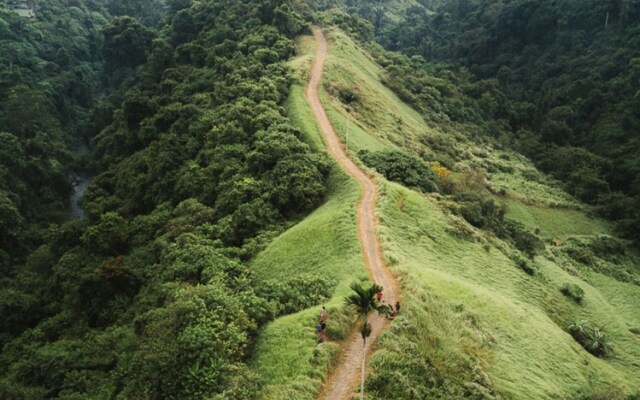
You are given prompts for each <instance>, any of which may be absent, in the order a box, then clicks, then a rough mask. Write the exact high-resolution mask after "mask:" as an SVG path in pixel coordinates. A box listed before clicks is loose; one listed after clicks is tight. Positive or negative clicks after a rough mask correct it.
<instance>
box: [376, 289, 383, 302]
mask: <svg viewBox="0 0 640 400" xmlns="http://www.w3.org/2000/svg"><path fill="white" fill-rule="evenodd" d="M376 299H377V300H378V303H382V290H381V291H379V292H378V293H376Z"/></svg>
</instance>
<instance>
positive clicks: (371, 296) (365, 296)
mask: <svg viewBox="0 0 640 400" xmlns="http://www.w3.org/2000/svg"><path fill="white" fill-rule="evenodd" d="M351 289H352V290H353V292H354V293H351V294H350V295H349V296H347V297H345V299H344V303H345V305H347V306H349V307H353V308H354V309H355V311H356V313H357V314H358V320H362V321H363V322H362V328H361V329H360V334H361V335H362V373H361V376H360V399H361V400H362V399H364V367H365V361H366V360H365V358H366V356H367V354H366V351H365V348H366V343H367V338H368V337H369V335H371V325H370V324H369V314H370V313H371V312H373V311H377V312H379V313H381V314H386V313H388V312H389V308H388V307H386V306H384V305H382V304H380V303H379V302H378V300H377V299H376V293H378V292H381V291H382V286H380V285H377V284H375V283H374V284H373V285H371V287H370V288H368V289H366V288H363V287H362V285H360V284H359V283H353V284H352V285H351Z"/></svg>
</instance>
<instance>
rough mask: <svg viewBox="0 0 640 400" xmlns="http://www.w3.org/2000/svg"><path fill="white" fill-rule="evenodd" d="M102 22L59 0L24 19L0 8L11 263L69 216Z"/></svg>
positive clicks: (2, 194) (0, 132) (88, 8)
mask: <svg viewBox="0 0 640 400" xmlns="http://www.w3.org/2000/svg"><path fill="white" fill-rule="evenodd" d="M104 15H106V11H105V10H104V9H103V8H102V6H101V5H100V4H96V3H95V2H88V3H85V2H76V1H69V0H56V1H47V2H43V3H42V4H38V5H37V10H36V19H35V20H27V19H26V18H23V17H20V16H18V15H17V14H16V13H14V12H13V11H11V10H10V9H9V4H8V2H2V3H1V4H0V54H2V57H0V210H1V211H0V213H2V214H3V216H2V221H3V222H0V224H7V223H10V224H11V226H10V227H5V226H4V225H3V226H2V227H0V254H3V255H5V254H6V255H8V258H9V259H10V260H11V263H12V264H13V263H14V262H17V263H20V262H22V261H24V259H25V257H26V255H27V254H28V251H29V250H32V249H33V248H35V247H36V246H38V245H39V244H40V243H41V242H42V240H43V237H44V234H45V233H46V229H47V227H48V225H49V224H50V223H52V222H53V223H59V222H61V221H63V220H64V219H65V218H66V217H67V213H68V208H69V204H68V198H69V196H70V192H71V179H70V178H69V174H70V173H71V171H72V168H74V167H75V164H76V160H74V158H75V157H74V156H73V155H72V151H71V149H72V148H73V147H75V146H76V143H77V142H78V141H79V136H80V135H81V134H85V133H86V120H87V115H88V113H89V109H90V108H91V106H92V105H93V102H94V97H95V95H96V94H97V93H98V91H99V87H100V83H99V79H98V77H99V71H100V51H99V48H100V45H101V41H102V40H101V36H100V30H101V28H102V26H103V25H104V24H105V23H106V19H105V17H104ZM1 258H4V257H1ZM3 269H5V268H3ZM7 269H8V268H6V269H5V271H4V272H6V271H7Z"/></svg>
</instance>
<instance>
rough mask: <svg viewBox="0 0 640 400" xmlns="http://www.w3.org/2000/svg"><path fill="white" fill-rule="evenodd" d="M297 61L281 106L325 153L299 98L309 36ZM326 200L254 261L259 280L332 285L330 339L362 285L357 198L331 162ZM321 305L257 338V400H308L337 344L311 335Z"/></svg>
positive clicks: (343, 326) (355, 188)
mask: <svg viewBox="0 0 640 400" xmlns="http://www.w3.org/2000/svg"><path fill="white" fill-rule="evenodd" d="M298 49H299V56H298V57H297V58H296V59H294V60H293V61H292V62H291V64H290V65H291V67H292V68H294V75H295V76H296V77H297V80H296V82H295V84H294V85H293V87H292V90H291V95H290V97H289V99H288V100H287V103H286V108H287V111H288V114H289V117H290V119H291V121H292V122H293V123H294V125H295V126H296V127H298V129H300V131H301V132H302V136H303V138H304V140H305V142H307V143H308V144H309V145H310V146H312V147H313V148H314V149H316V150H318V151H323V152H324V149H325V146H324V141H323V140H322V137H321V135H320V132H319V130H318V127H317V125H316V123H315V120H314V118H313V116H312V114H311V112H310V110H309V107H308V105H307V103H306V101H305V97H304V90H305V87H304V83H305V82H306V70H307V69H308V68H309V66H310V62H311V58H310V57H311V55H312V54H313V51H314V50H315V47H314V42H313V41H312V40H311V38H310V37H306V36H305V37H302V38H300V39H299V41H298ZM331 165H332V171H331V176H330V179H329V188H328V193H327V201H326V202H325V203H324V204H323V205H322V206H321V207H319V208H318V209H317V210H316V211H315V212H313V213H312V214H311V215H309V216H308V217H307V218H305V219H304V220H303V221H302V222H300V223H299V224H297V225H295V226H294V227H292V228H291V229H289V230H288V231H286V232H285V233H283V234H282V235H280V236H279V237H278V238H276V239H275V240H274V241H273V242H272V243H271V244H270V245H269V246H268V247H267V248H266V249H265V250H264V251H263V252H261V253H260V254H259V255H258V256H257V257H256V259H255V260H254V261H253V263H252V269H253V270H254V272H255V274H256V275H257V277H258V279H272V278H276V279H277V278H279V277H283V276H292V275H298V274H301V273H313V274H319V275H323V276H325V277H328V278H330V279H333V280H334V281H335V283H336V285H335V289H334V293H333V296H332V298H331V299H330V300H329V301H327V302H326V303H325V305H326V306H327V309H328V310H329V314H330V317H329V320H328V327H327V330H328V333H329V336H330V337H331V338H333V339H336V338H338V339H339V338H341V337H342V336H344V334H345V331H346V330H347V327H348V325H349V318H348V316H345V315H344V314H343V311H342V299H343V297H344V296H345V295H346V294H347V293H348V292H349V285H350V284H351V282H353V281H355V280H360V279H366V272H365V269H364V261H363V256H362V252H361V248H360V243H359V241H358V234H357V228H356V219H355V215H356V212H355V207H356V203H357V201H358V199H359V196H360V188H359V185H358V184H357V182H355V181H354V180H352V179H351V178H349V177H348V176H347V175H346V174H345V173H344V172H343V171H342V170H340V168H339V167H338V166H337V164H336V163H335V162H333V161H332V164H331ZM320 306H321V305H318V307H315V308H312V309H309V310H305V311H302V312H299V313H296V314H293V315H288V316H285V317H282V318H278V319H277V320H275V321H273V322H272V323H270V324H268V325H267V326H265V327H264V328H263V329H262V331H261V332H260V337H259V339H258V342H257V345H256V348H255V351H254V358H253V361H252V367H253V369H254V370H255V371H256V373H257V375H258V377H259V379H260V380H261V381H262V382H264V383H265V386H264V390H263V391H262V393H261V398H262V399H274V400H275V399H286V398H291V399H313V398H315V397H316V396H317V392H318V390H319V388H320V385H321V383H322V380H323V376H324V374H325V373H326V371H327V368H328V367H329V365H330V363H331V362H332V361H334V360H335V357H336V355H337V352H338V350H339V346H338V345H337V344H335V343H332V344H326V343H325V344H321V345H319V344H317V343H316V338H315V334H314V328H315V324H316V323H317V318H318V316H319V312H320Z"/></svg>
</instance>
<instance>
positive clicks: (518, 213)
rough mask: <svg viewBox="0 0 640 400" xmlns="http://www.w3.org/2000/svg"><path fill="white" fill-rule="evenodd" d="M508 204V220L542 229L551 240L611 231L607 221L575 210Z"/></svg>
mask: <svg viewBox="0 0 640 400" xmlns="http://www.w3.org/2000/svg"><path fill="white" fill-rule="evenodd" d="M506 204H507V214H506V216H507V218H511V219H514V220H516V221H519V222H521V223H522V224H524V225H525V226H526V227H527V228H529V229H530V230H532V231H533V230H535V229H540V234H541V235H542V236H546V237H549V238H554V239H555V238H557V239H566V238H567V237H569V236H572V235H596V234H603V233H609V232H610V230H611V228H610V226H609V224H608V223H607V222H606V221H603V220H600V219H596V218H593V217H589V216H587V215H586V214H585V213H584V212H582V211H578V210H575V209H564V208H550V207H545V206H539V205H528V204H525V203H522V202H520V201H517V200H508V201H507V202H506Z"/></svg>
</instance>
